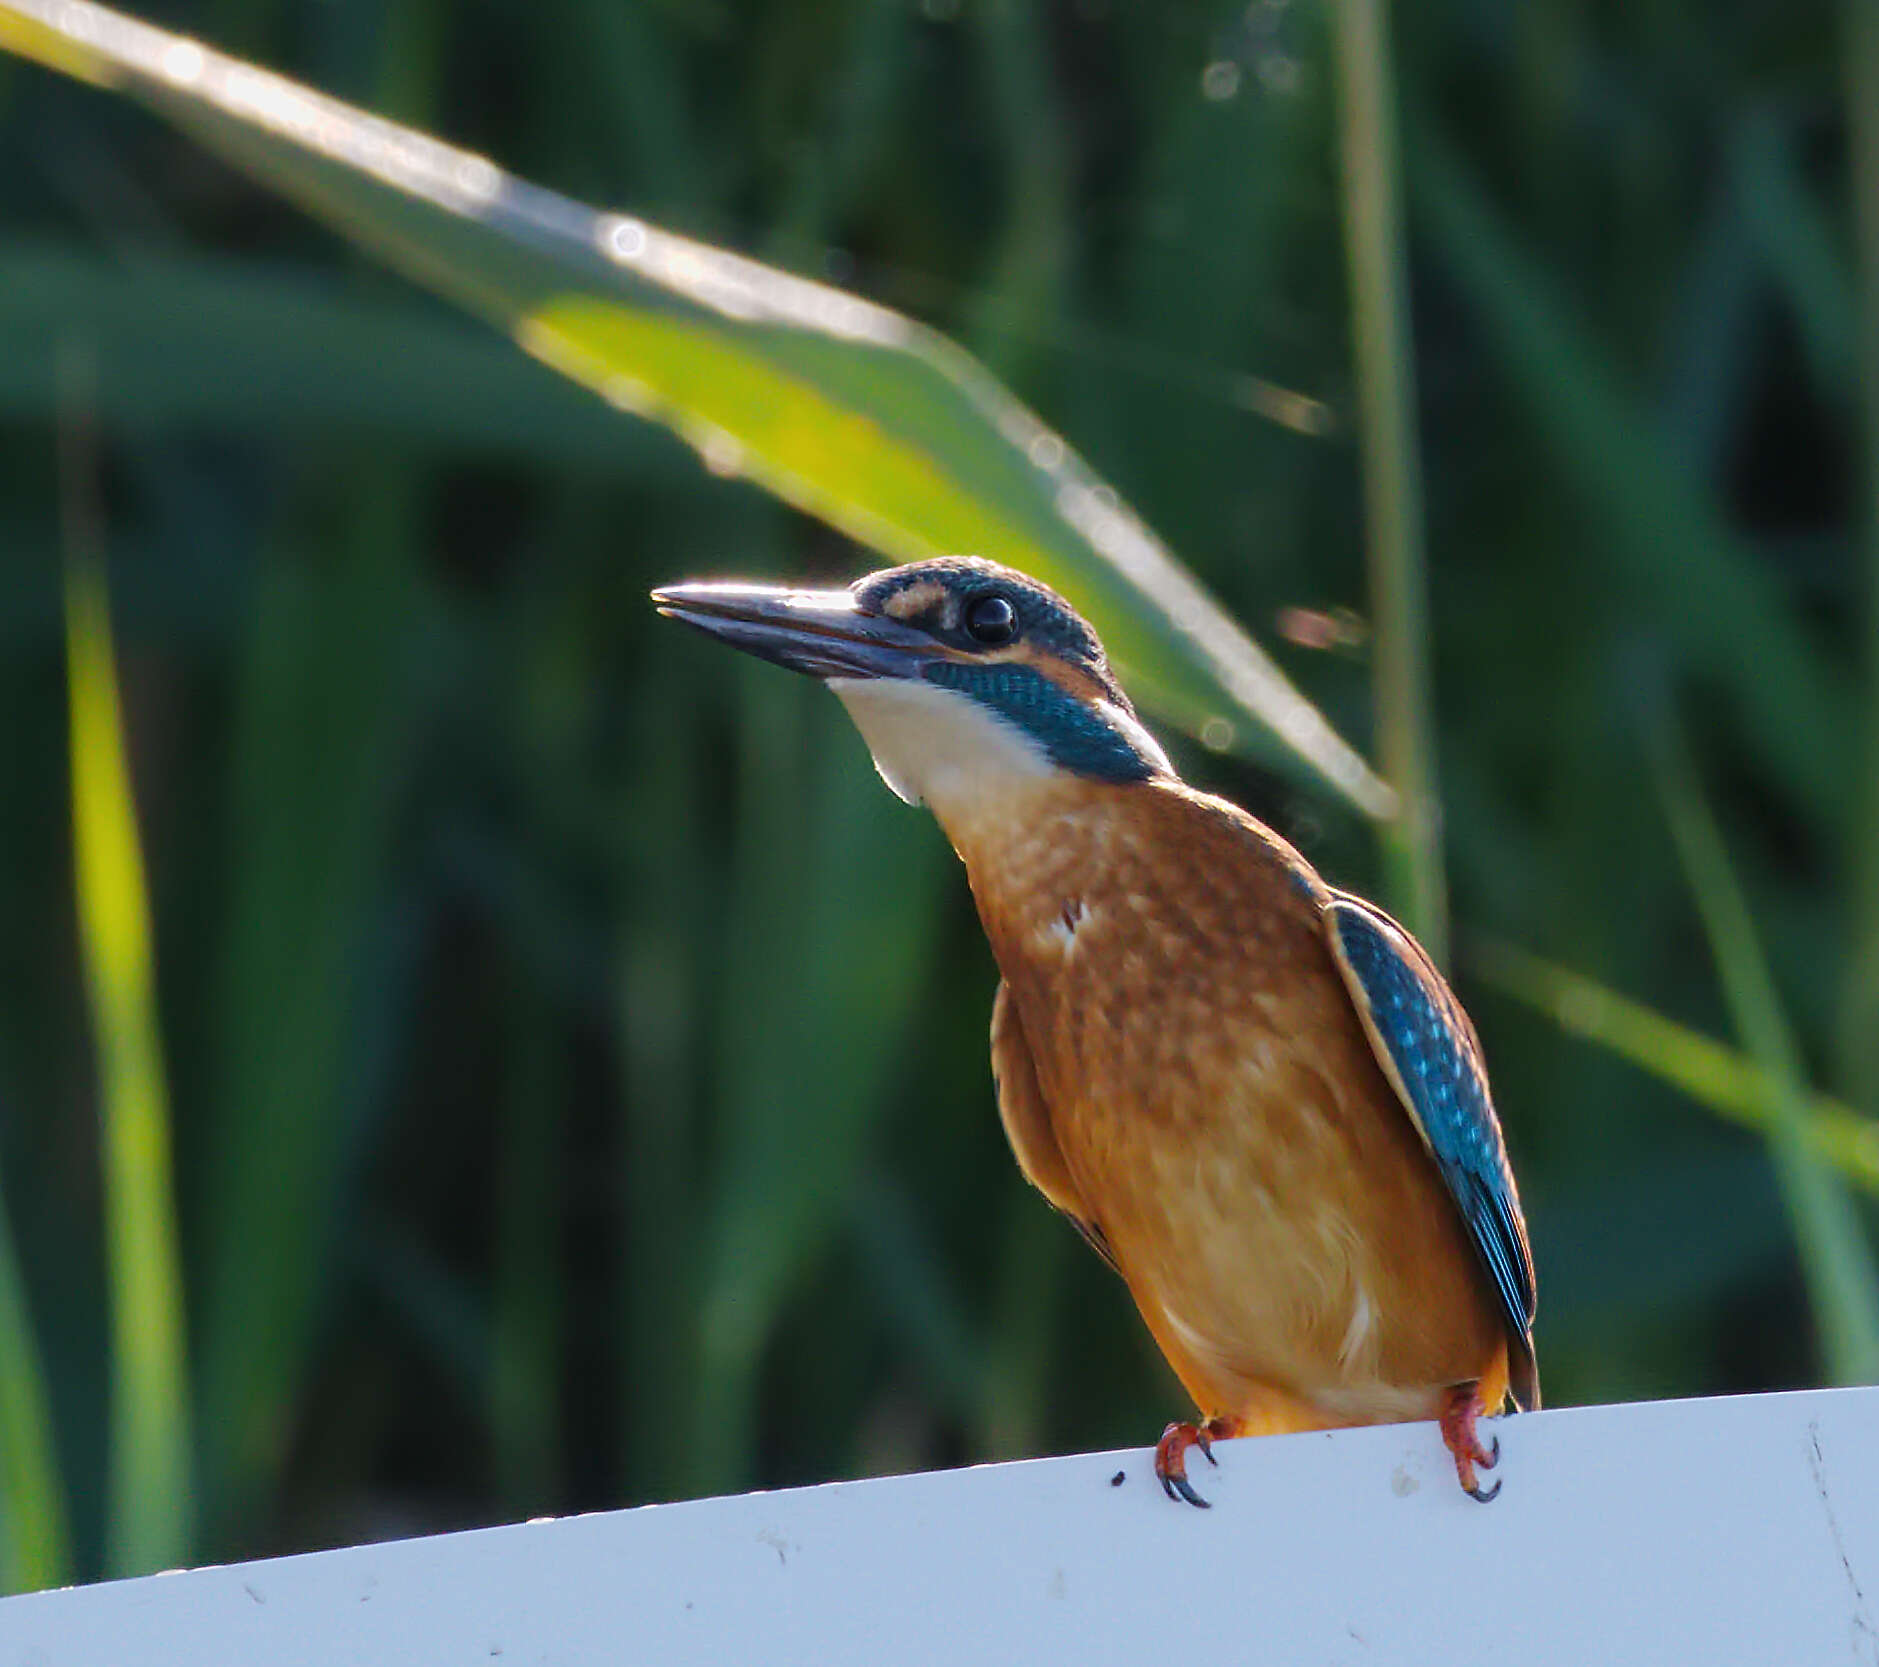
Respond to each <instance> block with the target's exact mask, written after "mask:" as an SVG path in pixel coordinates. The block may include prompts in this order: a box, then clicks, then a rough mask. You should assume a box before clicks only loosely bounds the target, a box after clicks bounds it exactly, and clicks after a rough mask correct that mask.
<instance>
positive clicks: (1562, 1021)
mask: <svg viewBox="0 0 1879 1667" xmlns="http://www.w3.org/2000/svg"><path fill="white" fill-rule="evenodd" d="M1465 959H1466V961H1467V964H1468V969H1469V971H1470V972H1471V973H1473V974H1474V976H1475V977H1477V978H1479V979H1480V980H1481V981H1482V982H1483V983H1485V984H1488V985H1491V986H1492V987H1493V988H1494V989H1497V990H1499V991H1500V992H1501V994H1503V995H1506V996H1511V997H1512V998H1513V999H1514V1000H1515V1001H1518V1002H1520V1003H1521V1004H1522V1005H1523V1006H1527V1007H1531V1008H1533V1009H1534V1010H1535V1011H1536V1012H1539V1013H1543V1014H1544V1015H1545V1016H1546V1017H1547V1018H1549V1019H1551V1020H1552V1021H1553V1022H1554V1023H1555V1024H1557V1025H1558V1026H1559V1028H1560V1029H1561V1030H1563V1031H1565V1032H1566V1034H1567V1035H1569V1036H1577V1037H1578V1038H1579V1039H1580V1040H1581V1041H1585V1042H1590V1043H1592V1044H1593V1045H1594V1046H1595V1047H1600V1048H1603V1049H1605V1050H1606V1051H1607V1052H1608V1053H1612V1054H1616V1055H1617V1056H1618V1057H1619V1058H1620V1059H1622V1060H1624V1061H1625V1062H1626V1063H1627V1064H1630V1065H1635V1066H1636V1067H1637V1068H1638V1069H1639V1070H1641V1071H1643V1072H1644V1073H1645V1074H1646V1075H1648V1076H1653V1077H1655V1078H1657V1080H1658V1081H1659V1082H1663V1083H1667V1084H1669V1086H1670V1087H1672V1088H1675V1089H1677V1090H1679V1091H1680V1092H1681V1093H1684V1094H1687V1095H1688V1096H1689V1097H1690V1098H1691V1099H1692V1100H1694V1101H1696V1103H1697V1104H1698V1105H1700V1106H1702V1107H1703V1108H1704V1109H1705V1110H1707V1111H1711V1112H1714V1113H1715V1114H1716V1116H1718V1117H1721V1118H1723V1119H1724V1120H1725V1121H1727V1122H1730V1123H1735V1124H1738V1125H1740V1126H1741V1127H1742V1128H1745V1129H1753V1130H1754V1131H1755V1132H1756V1133H1757V1134H1768V1133H1770V1132H1771V1131H1772V1130H1773V1128H1774V1123H1775V1118H1776V1115H1777V1113H1776V1110H1775V1104H1774V1102H1775V1095H1776V1093H1777V1092H1778V1086H1777V1084H1776V1082H1775V1080H1774V1078H1773V1077H1771V1076H1770V1075H1769V1074H1768V1073H1767V1072H1766V1071H1764V1070H1763V1069H1762V1068H1761V1066H1760V1065H1758V1064H1757V1063H1756V1062H1755V1061H1754V1060H1752V1059H1747V1058H1745V1057H1744V1056H1743V1055H1742V1054H1740V1053H1738V1052H1737V1051H1736V1050H1735V1049H1734V1048H1731V1047H1729V1046H1728V1045H1727V1044H1725V1043H1722V1042H1718V1041H1716V1040H1715V1039H1714V1038H1713V1037H1709V1036H1705V1035H1703V1034H1702V1033H1701V1032H1700V1031H1695V1030H1691V1029H1690V1028H1689V1027H1688V1026H1687V1025H1680V1024H1678V1023H1677V1021H1676V1020H1675V1019H1667V1018H1665V1017H1664V1015H1663V1014H1661V1013H1659V1012H1657V1011H1656V1010H1655V1009H1654V1008H1650V1007H1646V1006H1645V1005H1644V1004H1643V1003H1642V1002H1637V1001H1633V1000H1631V999H1630V997H1628V996H1621V995H1619V994H1618V993H1617V992H1616V991H1615V990H1611V989H1608V988H1607V987H1606V986H1605V985H1603V984H1600V983H1599V982H1598V981H1597V980H1596V979H1591V978H1587V977H1586V976H1585V975H1584V974H1583V973H1577V972H1573V971H1572V970H1571V969H1570V968H1567V967H1562V966H1559V965H1558V964H1557V963H1555V962H1552V961H1548V960H1546V959H1544V958H1543V957H1541V956H1538V955H1532V954H1529V953H1528V952H1527V951H1526V950H1524V949H1520V948H1517V947H1516V946H1515V945H1513V944H1510V943H1503V942H1501V941H1500V940H1498V939H1494V938H1470V939H1469V940H1468V943H1467V946H1466V955H1465ZM1801 1128H1802V1132H1803V1134H1804V1136H1805V1138H1806V1141H1807V1144H1808V1146H1809V1148H1810V1149H1811V1150H1812V1151H1813V1152H1814V1153H1815V1154H1816V1155H1817V1156H1818V1157H1819V1158H1820V1159H1821V1160H1822V1161H1823V1162H1826V1163H1830V1164H1832V1165H1833V1166H1834V1167H1835V1168H1836V1169H1838V1170H1839V1171H1840V1172H1841V1174H1843V1175H1845V1176H1846V1177H1847V1179H1848V1180H1850V1181H1852V1182H1854V1183H1855V1184H1856V1185H1858V1186H1859V1187H1861V1188H1863V1189H1864V1190H1865V1191H1867V1192H1870V1193H1874V1194H1879V1122H1875V1121H1874V1120H1873V1119H1871V1118H1869V1117H1862V1116H1861V1115H1860V1114H1859V1113H1858V1112H1856V1111H1855V1110H1854V1109H1853V1108H1852V1107H1851V1106H1849V1105H1845V1104H1843V1103H1842V1102H1841V1101H1838V1100H1835V1099H1832V1098H1831V1097H1829V1096H1828V1095H1825V1094H1813V1093H1810V1094H1808V1095H1807V1096H1806V1098H1805V1102H1804V1106H1803V1115H1802V1119H1801Z"/></svg>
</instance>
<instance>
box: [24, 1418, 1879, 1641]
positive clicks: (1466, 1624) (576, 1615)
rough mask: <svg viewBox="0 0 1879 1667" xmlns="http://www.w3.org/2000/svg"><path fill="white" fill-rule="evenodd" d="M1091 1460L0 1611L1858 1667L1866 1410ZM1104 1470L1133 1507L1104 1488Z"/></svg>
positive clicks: (546, 1633)
mask: <svg viewBox="0 0 1879 1667" xmlns="http://www.w3.org/2000/svg"><path fill="white" fill-rule="evenodd" d="M1497 1429H1498V1433H1499V1435H1500V1437H1501V1443H1502V1448H1503V1456H1502V1461H1501V1465H1500V1469H1499V1474H1500V1475H1501V1476H1502V1478H1503V1479H1504V1484H1505V1485H1504V1487H1503V1491H1502V1494H1501V1497H1500V1498H1499V1499H1498V1500H1496V1501H1495V1502H1494V1503H1493V1504H1491V1505H1486V1506H1483V1505H1477V1504H1475V1503H1474V1502H1473V1501H1471V1500H1469V1499H1466V1498H1464V1497H1463V1496H1462V1494H1461V1493H1460V1492H1459V1490H1458V1489H1457V1488H1456V1486H1455V1481H1454V1474H1453V1471H1452V1469H1451V1467H1450V1465H1449V1462H1448V1459H1447V1456H1446V1454H1445V1453H1444V1451H1443V1449H1442V1445H1441V1441H1440V1439H1439V1437H1438V1435H1437V1433H1436V1431H1435V1429H1434V1427H1433V1426H1432V1425H1427V1424H1412V1425H1397V1426H1392V1427H1385V1428H1376V1429H1363V1430H1345V1431H1339V1432H1336V1433H1327V1434H1318V1435H1302V1436H1287V1437H1271V1438H1267V1439H1264V1440H1249V1441H1236V1442H1230V1443H1225V1444H1222V1445H1221V1446H1220V1447H1219V1448H1218V1453H1219V1457H1220V1466H1219V1468H1218V1469H1217V1470H1215V1469H1210V1468H1208V1467H1207V1466H1206V1465H1205V1464H1204V1463H1201V1464H1199V1465H1198V1469H1197V1480H1198V1481H1199V1482H1200V1485H1201V1486H1202V1488H1203V1491H1205V1492H1206V1493H1207V1494H1208V1496H1209V1497H1210V1498H1211V1499H1212V1500H1213V1502H1214V1508H1213V1509H1212V1510H1210V1511H1196V1510H1194V1509H1192V1508H1191V1507H1188V1506H1185V1505H1175V1504H1171V1503H1170V1502H1169V1501H1168V1500H1166V1499H1164V1498H1163V1497H1162V1495H1161V1492H1160V1490H1159V1489H1158V1488H1157V1487H1156V1485H1155V1483H1154V1480H1153V1478H1152V1476H1151V1474H1150V1471H1149V1461H1148V1455H1147V1453H1146V1452H1140V1451H1136V1452H1126V1453H1099V1454H1088V1455H1083V1456H1079V1457H1074V1458H1060V1459H1044V1460H1037V1461H1034V1462H1030V1463H1024V1464H1009V1465H996V1466H986V1467H983V1468H980V1469H974V1470H959V1471H948V1472H940V1473H935V1474H931V1475H922V1476H907V1477H898V1478H891V1479H886V1480H880V1481H868V1482H844V1483H836V1484H833V1485H830V1486H826V1487H818V1488H802V1489H796V1490H792V1491H789V1492H781V1493H757V1494H747V1495H743V1496H741V1497H737V1498H730V1499H711V1500H700V1501H696V1502H693V1503H689V1504H681V1505H655V1506H646V1507H643V1508H641V1509H638V1510H631V1511H614V1512H607V1513H603V1514H598V1515H593V1516H584V1517H571V1518H566V1519H561V1520H557V1521H548V1522H540V1523H529V1524H523V1525H519V1526H516V1527H509V1528H491V1529H481V1530H477V1531H475V1532H471V1533H464V1534H446V1535H441V1536H438V1537H436V1538H431V1539H418V1540H406V1541H401V1542H394V1543H391V1544H386V1545H372V1546H359V1547H355V1548H352V1549H350V1550H344V1551H331V1552H319V1553H313V1554H310V1555H306V1556H298V1557H283V1558H275V1559H270V1560H267V1561H263V1562H255V1563H242V1564H233V1565H229V1566H227V1567H223V1568H208V1569H197V1570H194V1571H191V1572H188V1573H182V1574H171V1575H157V1576H153V1577H151V1578H148V1579H143V1580H127V1581H120V1582H115V1583H111V1584H107V1585H101V1586H91V1587H79V1588H74V1589H71V1590H67V1591H62V1592H46V1593H35V1594H31V1595H28V1596H23V1597H16V1598H10V1599H7V1600H6V1601H4V1602H0V1667H141V1664H144V1663H150V1664H152V1667H155V1664H162V1667H180V1664H195V1663H201V1664H204V1667H238V1664H247V1663H253V1664H255V1667H262V1664H266V1667H300V1664H306V1667H315V1664H317V1667H332V1664H342V1663H384V1664H386V1667H406V1664H411V1667H416V1664H419V1663H422V1664H425V1667H430V1664H432V1663H461V1664H470V1663H521V1662H526V1663H538V1662H540V1663H547V1662H553V1663H556V1664H558V1667H587V1664H593V1667H599V1664H602V1663H604V1664H606V1667H615V1664H618V1663H631V1662H657V1663H674V1664H681V1667H683V1664H689V1663H700V1664H703V1663H712V1664H717V1663H745V1662H764V1663H768V1662H789V1663H795V1662H801V1663H805V1664H808V1663H814V1664H817V1667H843V1664H848V1663H854V1664H864V1663H865V1664H867V1667H877V1664H901V1663H906V1664H913V1667H917V1664H921V1663H928V1662H931V1663H942V1662H943V1663H975V1664H976V1663H987V1662H1014V1663H1015V1662H1023V1663H1027V1664H1030V1663H1057V1662H1063V1663H1073V1664H1075V1667H1099V1664H1101V1663H1106V1662H1117V1663H1122V1662H1130V1663H1149V1664H1152V1667H1160V1664H1162V1663H1173V1662H1179V1663H1183V1664H1186V1663H1195V1664H1200V1663H1213V1662H1233V1661H1259V1662H1266V1661H1270V1662H1284V1663H1294V1662H1296V1663H1326V1664H1338V1663H1347V1664H1350V1667H1357V1664H1360V1663H1364V1664H1368V1663H1394V1662H1402V1663H1411V1662H1414V1663H1423V1662H1427V1663H1438V1662H1439V1663H1443V1664H1444V1667H1453V1664H1462V1663H1471V1662H1481V1663H1489V1662H1493V1663H1497V1664H1499V1663H1518V1664H1520V1667H1549V1664H1554V1663H1557V1664H1560V1667H1586V1664H1605V1663H1610V1664H1629V1663H1702V1664H1704V1667H1716V1664H1719V1663H1720V1664H1729V1663H1743V1664H1745V1667H1746V1664H1750V1663H1753V1664H1755V1667H1781V1664H1786V1663H1813V1662H1823V1663H1824V1662H1836V1663H1837V1662H1850V1663H1854V1664H1861V1667H1879V1389H1848V1390H1822V1391H1812V1392H1808V1393H1804V1394H1791V1395H1758V1396H1743V1397H1739V1398H1735V1399H1726V1400H1703V1401H1680V1402H1677V1401H1672V1402H1654V1403H1646V1404H1639V1405H1632V1406H1616V1407H1590V1408H1579V1409H1573V1410H1567V1411H1555V1412H1546V1413H1538V1414H1531V1415H1528V1416H1525V1417H1521V1418H1516V1419H1507V1420H1503V1421H1502V1422H1501V1423H1500V1424H1499V1425H1498V1426H1497ZM1118 1473H1120V1474H1121V1476H1122V1478H1123V1480H1122V1481H1121V1483H1120V1484H1118V1485H1114V1486H1112V1485H1111V1484H1112V1480H1113V1479H1114V1477H1115V1476H1116V1475H1117V1474H1118Z"/></svg>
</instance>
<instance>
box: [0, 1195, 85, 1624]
mask: <svg viewBox="0 0 1879 1667" xmlns="http://www.w3.org/2000/svg"><path fill="white" fill-rule="evenodd" d="M71 1578H72V1547H71V1538H70V1530H69V1528H68V1526H67V1522H66V1511H65V1488H64V1484H63V1483H62V1482H61V1481H60V1479H59V1455H58V1450H57V1448H56V1446H55V1445H54V1441H53V1434H52V1411H51V1404H50V1398H49V1396H48V1395H47V1393H46V1374H45V1367H44V1365H43V1363H42V1362H41V1359H40V1354H39V1340H38V1337H37V1336H36V1335H35V1334H34V1331H33V1322H32V1315H31V1314H30V1313H29V1312H28V1311H27V1304H26V1284H25V1281H24V1280H23V1279H22V1278H21V1277H20V1266H19V1261H18V1258H17V1257H16V1256H15V1255H14V1252H13V1224H12V1222H11V1221H10V1220H9V1219H8V1217H7V1210H6V1200H5V1198H4V1197H0V1593H5V1592H35V1591H39V1590H41V1589H42V1588H44V1587H47V1586H63V1585H65V1584H67V1583H68V1582H69V1581H70V1580H71Z"/></svg>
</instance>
